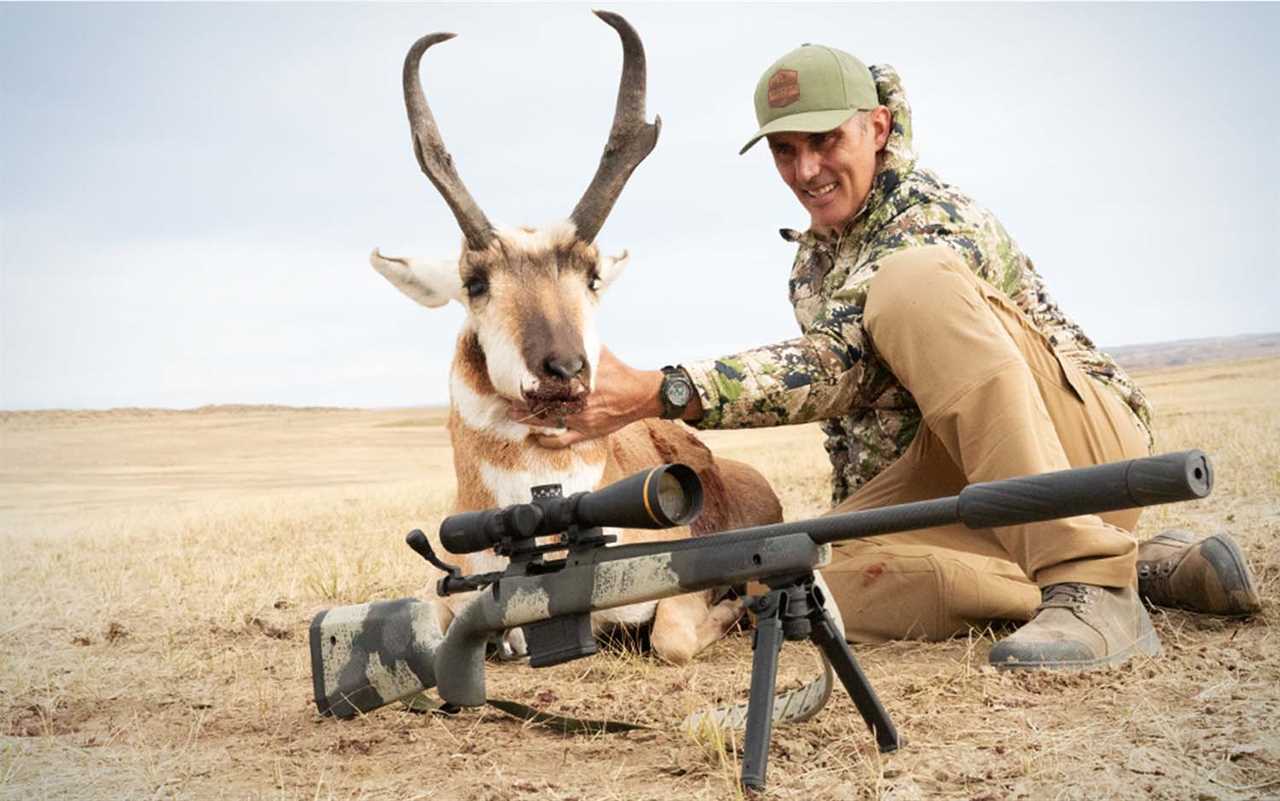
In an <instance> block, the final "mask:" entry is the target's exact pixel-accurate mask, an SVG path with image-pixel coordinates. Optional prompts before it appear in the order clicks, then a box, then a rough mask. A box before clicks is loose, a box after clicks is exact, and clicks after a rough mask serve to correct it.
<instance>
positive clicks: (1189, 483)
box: [769, 450, 1213, 545]
mask: <svg viewBox="0 0 1280 801" xmlns="http://www.w3.org/2000/svg"><path fill="white" fill-rule="evenodd" d="M1212 489H1213V468H1212V467H1211V466H1210V464H1209V458H1208V457H1207V456H1205V454H1204V453H1203V452H1201V451H1198V450H1189V451H1179V452H1176V453H1166V454H1162V455H1160V456H1148V457H1145V458H1142V459H1130V460H1128V461H1124V462H1110V463H1108V464H1100V465H1095V466H1093V467H1080V468H1075V469H1073V470H1059V471H1057V472H1054V473H1042V474H1040V475H1037V476H1026V477H1023V478H1010V479H1004V480H1001V481H988V482H984V483H981V484H971V485H969V486H968V487H965V488H964V489H963V490H961V492H960V494H959V495H953V496H950V497H947V498H935V499H933V500H928V501H917V502H914V503H906V504H901V505H898V506H886V507H884V508H881V509H867V510H864V511H858V512H846V513H844V514H838V515H829V516H827V517H820V518H817V519H814V520H805V521H798V522H796V523H781V524H777V526H776V527H777V528H787V529H790V528H792V527H795V528H796V529H797V530H803V531H806V532H807V533H808V534H809V536H810V537H811V538H812V539H813V541H814V542H816V543H818V544H819V545H822V544H826V543H832V542H837V541H839V540H846V539H861V538H863V537H871V536H875V535H877V534H891V533H894V532H898V531H914V530H917V529H922V528H932V527H934V526H942V525H948V524H951V523H964V525H966V526H968V527H969V528H997V527H999V526H1015V525H1020V524H1022V523H1038V522H1042V521H1045V520H1055V519H1058V518H1062V517H1073V516H1075V515H1082V514H1100V513H1102V512H1110V511H1113V510H1116V509H1132V508H1135V507H1139V506H1151V505H1153V504H1160V503H1171V502H1174V501H1191V500H1197V499H1199V498H1204V497H1206V496H1207V495H1208V494H1209V492H1210V491H1211V490H1212ZM769 528H774V527H769Z"/></svg>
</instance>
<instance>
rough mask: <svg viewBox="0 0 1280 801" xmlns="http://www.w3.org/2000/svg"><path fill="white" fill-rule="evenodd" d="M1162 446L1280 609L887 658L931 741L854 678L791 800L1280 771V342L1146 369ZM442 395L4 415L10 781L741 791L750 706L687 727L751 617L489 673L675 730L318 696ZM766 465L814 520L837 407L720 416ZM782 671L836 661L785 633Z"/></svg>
mask: <svg viewBox="0 0 1280 801" xmlns="http://www.w3.org/2000/svg"><path fill="white" fill-rule="evenodd" d="M1143 383H1144V385H1145V386H1146V387H1147V388H1148V389H1149V391H1150V393H1151V395H1152V396H1153V397H1154V398H1155V400H1156V402H1157V404H1158V405H1159V409H1160V412H1161V415H1160V438H1161V443H1160V444H1161V447H1162V448H1163V449H1166V450H1172V449H1178V448H1183V447H1192V446H1196V447H1202V448H1204V449H1205V450H1207V451H1209V452H1210V453H1211V454H1212V455H1213V457H1214V458H1215V460H1216V465H1217V469H1218V488H1217V491H1216V492H1215V494H1214V496H1213V498H1211V499H1210V500H1208V501H1205V502H1201V503H1198V504H1186V505H1180V506H1176V507H1168V508H1163V509H1155V510H1151V511H1150V512H1148V516H1147V517H1145V518H1144V530H1145V531H1146V532H1147V533H1152V532H1154V531H1156V530H1158V529H1159V528H1163V527H1167V526H1173V525H1183V526H1188V527H1191V528H1194V529H1198V530H1202V531H1208V530H1211V529H1214V528H1218V527H1226V528H1229V529H1230V530H1231V531H1233V532H1234V533H1235V534H1236V535H1237V537H1238V539H1239V540H1240V541H1241V542H1242V543H1243V545H1244V547H1245V549H1246V550H1247V552H1248V554H1249V556H1250V558H1251V560H1252V563H1253V565H1254V566H1255V569H1256V570H1257V573H1258V577H1259V578H1260V579H1261V581H1262V584H1263V591H1264V596H1265V601H1266V603H1267V608H1266V610H1265V611H1264V613H1263V615H1261V616H1259V617H1257V618H1255V619H1253V620H1251V621H1248V622H1243V623H1238V622H1226V621H1220V620H1215V619H1210V618H1204V617H1198V616H1195V615H1189V614H1181V613H1172V612H1171V613H1160V614H1158V615H1157V616H1156V624H1157V626H1158V628H1159V631H1160V635H1161V637H1162V638H1163V641H1164V644H1165V656H1164V657H1163V658H1161V659H1158V660H1154V661H1140V662H1137V663H1134V664H1130V665H1128V666H1126V667H1124V668H1121V669H1118V670H1114V671H1109V672H1105V673H1101V674H1090V675H1076V676H1058V675H1048V674H1038V675H1006V674H996V673H994V672H993V671H991V670H990V669H989V668H987V667H986V665H985V657H986V652H987V649H988V648H989V647H990V645H991V642H992V640H993V638H994V637H995V636H998V634H999V632H994V633H993V632H992V631H984V632H978V631H975V632H973V633H972V634H971V635H970V637H969V638H967V639H957V640H953V641H950V642H946V643H938V644H920V643H894V644H889V645H884V646H878V647H871V648H868V647H863V648H859V649H858V655H859V658H860V660H861V661H862V663H863V666H864V668H865V669H866V671H867V673H868V675H869V676H870V678H871V680H872V682H873V683H874V684H875V686H876V687H877V689H878V690H879V692H880V694H881V697H882V699H883V700H884V702H885V703H886V705H887V706H888V708H889V711H890V712H891V714H892V715H893V716H894V717H895V720H896V722H897V724H898V726H899V729H900V730H901V731H902V733H903V734H904V735H905V736H906V737H907V738H908V741H909V742H908V746H907V748H905V749H904V750H902V751H901V752H899V753H897V754H893V755H887V756H881V755H879V754H878V753H876V751H875V750H874V748H873V747H872V745H871V741H870V738H869V737H868V736H867V734H866V732H865V731H864V729H863V727H862V724H861V722H860V720H859V719H858V717H857V715H856V712H855V711H854V710H853V707H852V704H850V703H849V702H848V700H847V699H843V698H840V697H837V698H836V699H835V700H834V701H833V702H832V703H831V705H829V706H828V708H827V709H826V710H824V711H823V712H822V713H821V714H820V715H819V716H818V717H817V719H815V720H813V721H811V722H809V723H806V724H803V725H799V726H793V727H788V728H784V729H779V730H778V731H777V732H776V734H775V738H774V744H773V751H772V754H771V761H770V773H769V782H770V790H769V792H768V795H769V796H770V797H774V798H832V799H836V798H839V799H852V798H879V799H899V801H901V800H902V799H913V798H964V799H984V798H985V799H1004V798H1050V799H1076V798H1080V799H1092V798H1168V799H1188V798H1199V799H1251V798H1276V797H1280V735H1278V734H1277V723H1276V721H1278V720H1280V642H1277V638H1276V636H1275V634H1274V633H1273V632H1272V630H1271V627H1270V624H1271V621H1272V619H1273V617H1274V614H1275V613H1274V611H1273V610H1274V609H1275V607H1276V602H1277V593H1278V592H1280V544H1278V543H1280V537H1278V536H1277V535H1280V400H1278V399H1277V397H1276V390H1277V388H1280V360H1275V359H1272V360H1257V361H1251V362H1238V363H1232V364H1225V365H1222V364H1220V365H1209V366H1199V367H1191V368H1181V369H1176V370H1166V371H1161V372H1158V373H1150V374H1147V375H1145V376H1143ZM439 423H440V420H439V415H438V413H435V412H431V411H424V410H409V411H404V410H401V411H384V412H359V411H344V410H305V411H300V410H281V409H257V408H239V409H206V410H201V411H199V412H192V413H181V414H175V413H162V412H155V411H146V410H132V411H126V412H112V413H72V412H66V413H34V414H7V415H3V416H0V436H2V437H3V439H2V440H0V457H3V458H2V459H0V486H2V487H3V497H2V498H0V532H2V533H0V547H2V548H3V557H0V588H2V592H3V596H2V597H0V600H2V601H3V608H4V610H5V612H6V614H4V615H3V616H0V797H2V798H24V799H25V798H222V797H225V798H262V799H327V798H365V799H384V798H385V799H408V798H441V799H452V798H459V799H481V798H502V799H516V798H548V799H585V798H604V799H610V798H618V799H642V798H663V799H665V798H670V797H691V798H705V799H711V798H717V799H718V798H735V797H739V792H738V790H737V787H736V779H735V776H736V773H737V769H738V752H737V748H738V746H739V745H740V742H739V738H740V733H739V732H716V731H702V732H698V733H688V732H682V731H680V730H678V727H677V725H676V724H677V723H678V721H679V720H680V719H681V718H682V717H683V716H684V715H685V714H687V713H689V712H692V711H694V710H696V709H700V708H705V707H706V706H707V705H710V704H718V703H721V702H724V701H727V700H737V699H740V698H742V697H743V696H744V694H745V690H746V687H747V673H748V662H749V652H750V646H749V643H748V642H747V638H745V637H731V638H729V639H727V640H726V641H724V642H722V643H720V644H718V645H717V646H715V647H714V648H713V649H711V651H710V652H709V653H707V654H706V655H704V657H702V658H700V659H699V660H697V661H696V662H695V663H694V664H693V665H691V666H689V667H687V668H683V669H676V668H671V667H667V666H663V665H660V664H657V663H656V662H654V661H653V660H652V659H650V658H649V657H646V656H643V655H637V654H636V653H635V652H633V651H628V650H620V651H617V652H613V653H608V654H604V655H601V656H597V657H593V658H591V659H587V660H582V661H580V662H575V663H570V664H568V665H563V666H560V667H557V668H552V669H548V670H542V671H535V670H532V669H530V668H528V667H525V666H522V665H495V666H493V667H492V670H491V672H490V679H489V682H490V691H491V693H492V694H493V695H495V696H498V697H506V698H515V699H519V700H524V701H528V702H531V703H535V704H538V705H540V706H544V707H550V708H553V709H555V710H557V711H562V712H565V713H567V714H571V715H575V714H576V715H580V716H585V717H622V718H626V719H632V720H638V721H641V722H645V723H648V724H650V725H652V726H654V727H656V728H655V730H654V731H645V732H633V733H630V734H626V735H607V736H606V735H601V736H586V737H582V736H579V737H562V736H559V735H555V734H551V733H549V732H546V731H543V730H539V729H535V728H529V727H527V726H525V725H522V724H521V723H519V722H517V721H514V720H512V719H509V718H506V717H505V716H503V715H501V714H500V713H497V712H476V713H466V714H463V715H461V716H459V717H457V718H453V719H448V720H443V719H439V718H436V717H433V716H417V715H412V714H408V713H405V712H402V711H399V710H395V709H388V710H382V711H379V712H377V713H375V714H372V715H370V716H368V717H366V718H364V719H360V720H356V721H353V722H350V723H338V722H335V721H333V720H328V719H321V718H319V717H318V716H317V715H316V714H315V711H314V707H313V705H312V703H311V698H310V693H311V688H310V676H309V665H308V662H307V649H306V627H307V624H308V622H309V621H310V619H311V616H312V615H313V614H314V613H315V612H316V611H317V610H319V609H322V608H325V607H327V606H331V605H335V604H344V603H351V602H359V601H364V600H368V599H371V598H391V597H398V596H401V595H405V594H410V593H413V592H414V591H416V589H417V588H418V587H419V585H420V584H421V581H422V577H423V575H424V572H423V566H422V565H421V563H420V562H419V561H418V560H417V558H416V557H414V556H413V555H412V554H411V553H410V552H409V551H408V549H407V548H405V547H404V545H403V544H402V537H403V535H404V532H405V531H406V530H407V529H409V528H411V527H415V526H418V527H422V528H424V529H427V530H430V529H431V528H433V527H434V526H435V525H436V524H437V523H438V521H439V519H440V517H441V515H442V514H443V513H444V511H445V509H446V505H447V503H448V498H449V495H450V494H451V492H452V472H451V469H450V465H449V452H448V447H447V441H446V439H445V437H444V435H443V432H442V430H441V429H440V426H439ZM708 439H709V440H710V441H711V442H712V444H713V446H714V447H716V448H718V449H719V450H720V451H721V452H722V453H725V454H728V455H733V456H736V457H738V458H745V459H747V460H749V461H751V462H753V463H754V464H757V465H759V466H761V467H762V469H764V470H765V472H766V473H767V474H768V475H769V477H770V479H771V480H772V481H774V483H775V486H777V487H778V488H779V490H780V493H781V494H782V496H783V498H784V502H785V504H786V507H787V512H788V516H789V517H798V516H801V515H808V514H813V513H816V512H818V511H820V510H821V509H822V508H823V506H824V504H825V497H826V481H825V472H826V470H825V467H824V463H825V459H824V458H823V455H822V452H821V448H820V442H821V437H820V435H819V434H818V433H817V432H816V430H814V429H813V428H811V427H805V428H797V429H790V430H775V431H762V432H726V433H716V434H713V435H712V436H710V437H708ZM784 659H785V661H786V664H785V665H784V667H783V677H784V678H783V680H784V681H797V680H799V678H800V677H802V676H804V675H806V674H807V673H808V672H810V671H811V669H812V662H811V659H812V656H811V655H810V654H809V653H808V652H807V651H806V649H804V648H800V647H797V646H788V648H787V649H786V650H785V651H784Z"/></svg>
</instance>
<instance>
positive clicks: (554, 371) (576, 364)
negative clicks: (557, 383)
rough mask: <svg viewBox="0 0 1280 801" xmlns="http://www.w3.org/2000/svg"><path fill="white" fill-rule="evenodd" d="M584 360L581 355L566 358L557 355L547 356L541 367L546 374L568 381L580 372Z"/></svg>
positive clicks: (584, 363)
mask: <svg viewBox="0 0 1280 801" xmlns="http://www.w3.org/2000/svg"><path fill="white" fill-rule="evenodd" d="M585 365H586V361H585V360H584V359H583V358H582V357H581V356H573V357H571V358H568V359H564V358H561V357H559V356H548V357H547V360H546V361H545V362H543V363H542V368H543V369H544V370H546V371H547V374H548V375H553V376H557V377H559V378H563V379H564V380H565V381H568V380H569V379H570V378H573V377H574V376H576V375H577V374H578V373H581V372H582V368H583V366H585Z"/></svg>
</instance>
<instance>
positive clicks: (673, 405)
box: [658, 365, 694, 420]
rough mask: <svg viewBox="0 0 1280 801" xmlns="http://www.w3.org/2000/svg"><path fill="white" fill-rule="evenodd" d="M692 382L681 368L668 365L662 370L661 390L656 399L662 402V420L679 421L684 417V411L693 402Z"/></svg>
mask: <svg viewBox="0 0 1280 801" xmlns="http://www.w3.org/2000/svg"><path fill="white" fill-rule="evenodd" d="M693 392H694V390H693V380H692V379H690V378H689V374H688V373H686V372H685V371H684V368H683V367H672V366H670V365H668V366H666V367H663V368H662V389H660V390H659V391H658V399H659V400H661V401H662V417H663V419H664V420H679V419H680V418H682V417H684V410H685V408H686V407H688V405H689V401H691V400H693Z"/></svg>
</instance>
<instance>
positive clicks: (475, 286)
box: [462, 277, 489, 300]
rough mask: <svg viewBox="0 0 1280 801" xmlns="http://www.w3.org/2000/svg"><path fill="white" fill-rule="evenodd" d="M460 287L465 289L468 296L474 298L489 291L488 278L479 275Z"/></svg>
mask: <svg viewBox="0 0 1280 801" xmlns="http://www.w3.org/2000/svg"><path fill="white" fill-rule="evenodd" d="M462 288H463V289H465V290H466V291H467V297H468V298H470V299H472V300H475V299H476V298H478V297H480V296H481V295H483V294H484V293H486V292H488V291H489V280H488V279H487V278H480V277H476V278H472V279H471V280H470V281H468V282H466V283H465V284H463V285H462Z"/></svg>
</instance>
